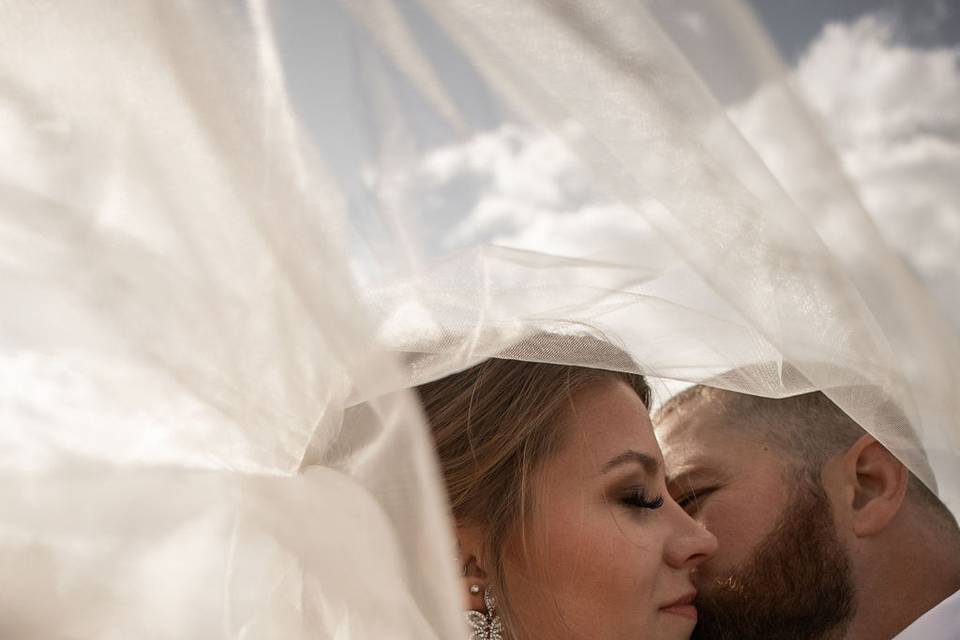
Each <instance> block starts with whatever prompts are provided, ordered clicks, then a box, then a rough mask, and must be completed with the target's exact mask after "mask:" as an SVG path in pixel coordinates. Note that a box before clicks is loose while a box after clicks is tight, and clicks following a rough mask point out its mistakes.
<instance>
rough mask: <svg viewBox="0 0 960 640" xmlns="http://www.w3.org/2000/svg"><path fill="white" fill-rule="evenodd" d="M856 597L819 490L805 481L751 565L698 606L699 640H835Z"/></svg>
mask: <svg viewBox="0 0 960 640" xmlns="http://www.w3.org/2000/svg"><path fill="white" fill-rule="evenodd" d="M855 593H856V591H855V588H854V585H853V581H852V577H851V568H850V559H849V556H848V554H847V550H846V549H845V548H844V547H843V544H842V543H841V541H840V540H839V539H838V537H837V532H836V528H835V526H834V523H833V517H832V513H831V508H830V501H829V499H828V498H827V496H826V494H825V493H824V492H823V489H822V488H821V487H820V486H818V485H815V484H813V481H804V482H802V484H801V485H800V486H799V487H797V489H796V491H795V493H794V496H793V498H792V499H791V502H790V503H789V504H788V505H787V506H786V507H785V508H784V510H783V514H782V515H781V517H780V522H779V523H778V524H777V526H776V527H774V529H773V531H771V532H770V533H769V534H768V535H767V537H766V538H764V540H763V541H761V542H760V544H759V545H757V548H756V550H755V551H754V552H753V554H752V555H751V557H750V558H749V559H748V560H747V561H746V562H744V563H743V564H741V565H740V566H738V567H736V568H734V569H733V570H732V571H731V572H730V573H728V574H727V575H725V576H721V577H720V578H718V579H716V580H715V581H714V582H713V583H712V584H710V585H708V586H706V587H705V588H704V589H703V592H702V593H701V595H700V596H699V597H698V599H697V603H696V604H697V610H698V614H699V622H698V623H697V627H696V629H695V630H694V633H693V636H692V638H700V639H702V640H717V639H724V640H753V639H755V638H756V639H758V640H760V639H763V640H800V639H805V640H806V639H813V638H835V637H836V638H839V637H841V636H842V634H843V632H844V630H845V629H846V627H847V626H848V625H849V623H850V619H851V618H852V617H853V612H854V595H855Z"/></svg>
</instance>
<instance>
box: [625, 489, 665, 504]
mask: <svg viewBox="0 0 960 640" xmlns="http://www.w3.org/2000/svg"><path fill="white" fill-rule="evenodd" d="M620 502H622V503H623V504H624V505H626V506H628V507H630V508H631V509H659V508H660V507H662V506H663V496H660V495H658V496H656V497H653V498H650V497H648V496H647V492H646V489H644V488H643V487H631V488H630V489H628V490H627V491H626V492H625V493H624V494H623V495H622V496H620Z"/></svg>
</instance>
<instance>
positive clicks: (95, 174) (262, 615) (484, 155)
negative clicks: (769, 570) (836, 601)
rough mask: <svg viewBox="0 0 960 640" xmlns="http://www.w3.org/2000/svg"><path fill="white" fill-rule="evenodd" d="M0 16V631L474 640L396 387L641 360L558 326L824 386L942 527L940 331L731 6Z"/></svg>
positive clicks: (699, 367)
mask: <svg viewBox="0 0 960 640" xmlns="http://www.w3.org/2000/svg"><path fill="white" fill-rule="evenodd" d="M688 5H689V6H688ZM694 8H695V9H696V10H697V12H698V13H697V16H699V17H698V18H697V20H699V21H701V22H700V24H706V25H707V26H708V28H707V29H706V31H705V33H708V34H710V35H709V37H705V36H703V34H702V33H701V34H700V35H699V36H698V35H697V33H695V31H696V30H695V31H691V30H690V25H691V24H692V23H691V22H690V20H689V19H688V15H687V13H685V12H689V11H691V10H692V9H694ZM4 13H5V15H4V20H3V21H2V22H0V131H2V138H3V140H4V142H3V144H2V145H0V256H2V258H0V296H2V298H0V300H2V304H3V308H4V313H3V315H2V319H0V323H2V324H0V329H2V330H0V372H2V376H3V379H4V385H3V386H2V387H0V389H2V390H0V394H3V396H2V397H3V400H2V404H0V412H2V413H0V423H2V425H3V427H2V429H0V438H2V446H0V474H2V476H3V480H4V482H3V483H2V485H0V486H2V487H3V488H2V489H0V491H2V492H3V497H4V500H3V504H4V505H5V508H4V510H3V513H2V515H0V554H2V556H3V562H4V564H5V566H7V567H9V568H10V574H11V575H13V574H16V575H18V576H19V579H18V580H17V581H5V583H4V585H3V586H2V587H0V589H3V594H2V595H3V597H2V598H0V613H2V615H0V620H2V622H0V630H2V632H3V633H0V635H3V636H4V637H7V636H10V637H32V638H46V637H50V638H52V637H76V638H94V637H96V638H113V637H115V638H129V637H154V638H188V637H198V638H199V637H203V638H216V637H222V638H259V637H285V638H286V637H289V638H296V637H311V638H318V637H319V638H327V637H328V638H358V639H366V638H371V639H372V638H383V637H391V638H429V637H438V638H451V637H458V634H461V633H462V623H461V621H460V616H459V614H458V611H457V608H458V605H459V600H460V598H459V589H458V582H457V580H456V577H455V572H454V567H453V543H452V539H451V536H450V531H449V523H448V521H447V514H446V508H445V506H444V502H443V498H442V491H441V488H440V484H439V481H438V478H437V474H436V465H435V461H434V460H433V458H432V453H431V450H430V447H429V440H428V438H427V434H426V431H425V429H424V425H423V423H422V419H421V416H420V414H419V411H418V409H417V407H416V406H415V404H414V403H413V402H412V401H411V400H410V398H409V396H408V394H407V392H405V391H404V389H405V388H407V387H409V386H411V385H413V384H416V383H418V382H422V381H425V380H428V379H433V378H436V377H439V376H442V375H445V374H447V373H450V372H452V371H454V370H457V369H460V368H463V367H465V366H467V365H469V364H471V363H473V362H476V361H478V360H480V359H482V358H485V357H488V356H490V355H493V354H496V353H502V352H505V353H506V354H507V355H508V356H510V357H517V358H526V359H535V360H549V361H557V362H571V363H579V364H590V365H594V366H600V367H608V368H623V367H629V366H631V365H630V364H629V363H626V364H625V363H623V362H620V361H617V362H611V361H608V360H605V359H604V358H605V356H604V355H602V354H598V353H596V352H591V351H590V350H589V349H585V350H583V351H580V352H568V353H554V352H550V351H549V349H546V348H545V347H544V345H538V344H537V343H536V342H525V343H522V344H520V345H519V346H517V345H518V343H519V342H520V341H521V340H522V339H523V338H524V337H525V336H528V335H530V334H531V333H533V332H535V331H538V330H542V329H548V330H552V331H562V332H568V333H575V334H578V333H593V334H602V335H604V336H605V337H607V338H608V339H610V340H612V341H614V342H616V343H617V344H619V345H621V346H623V347H625V349H626V350H627V352H628V353H629V354H630V355H631V356H632V357H633V358H634V360H635V361H636V362H637V363H639V368H640V369H641V370H642V371H643V372H644V373H646V374H648V375H651V376H654V377H656V378H659V379H662V380H664V381H683V382H696V381H702V380H710V381H711V384H716V385H721V386H725V387H728V388H732V389H738V390H743V391H748V392H751V393H758V394H763V395H769V396H783V395H789V394H794V393H799V392H802V391H807V390H812V389H822V390H823V391H824V392H825V393H827V394H828V395H829V396H830V397H831V398H832V399H833V400H834V401H835V402H837V404H838V405H839V406H841V407H842V408H843V409H844V410H845V411H847V412H848V413H849V414H850V415H851V416H853V417H854V418H855V419H856V420H858V422H860V424H861V425H863V426H864V427H865V428H866V429H868V430H869V431H870V432H871V433H874V434H875V435H876V436H877V437H878V438H880V439H881V440H882V441H883V442H884V443H886V444H887V445H888V446H889V447H890V448H891V449H892V450H893V451H894V452H895V453H896V454H897V455H898V456H900V457H901V459H902V460H904V462H905V463H907V464H908V465H909V466H910V467H911V468H912V469H913V470H914V471H915V472H916V473H917V474H918V475H919V476H920V477H921V478H923V479H924V480H925V481H926V482H928V483H929V484H931V485H933V484H934V482H936V483H937V484H938V485H939V488H940V492H941V495H942V496H943V497H944V498H945V499H946V500H947V501H948V503H950V504H951V505H952V506H953V507H954V508H956V506H957V504H958V503H957V499H958V497H960V471H958V470H960V465H958V464H957V462H958V459H957V454H958V451H960V431H958V427H957V424H956V416H957V415H960V396H958V394H957V393H956V392H957V389H958V388H960V375H958V369H957V368H958V362H960V358H958V354H960V348H958V344H957V338H956V335H955V333H954V332H953V331H952V330H951V329H950V328H949V327H948V326H947V325H946V324H945V322H944V321H943V320H942V318H941V316H940V314H939V312H938V311H937V309H936V308H935V307H934V305H933V304H932V303H931V301H930V300H929V298H928V296H927V294H926V292H925V291H924V289H923V287H922V286H921V285H920V284H919V283H918V282H917V280H916V279H915V278H914V277H913V276H912V275H911V274H910V273H909V272H908V271H907V270H906V269H905V268H904V266H903V265H902V263H901V262H900V261H899V260H898V259H897V258H896V256H895V255H894V254H893V253H892V252H891V251H890V250H889V249H888V248H887V247H886V246H885V245H884V243H883V242H882V240H881V238H880V237H879V235H878V234H877V232H876V230H875V228H874V227H873V225H872V224H871V222H870V219H869V217H868V216H867V215H866V213H865V212H864V210H863V208H862V207H861V206H860V204H859V202H858V200H857V198H856V194H855V193H854V192H853V190H852V189H851V187H850V185H849V183H848V181H847V180H846V179H845V177H844V173H843V171H842V169H841V167H840V165H839V163H838V161H837V160H836V158H835V156H834V154H833V152H832V151H831V148H830V145H829V143H828V142H827V140H826V139H825V137H824V135H823V134H822V132H821V130H820V129H819V127H818V126H817V124H816V123H815V120H814V119H813V118H811V117H810V116H809V114H808V112H807V110H806V108H805V107H804V105H803V103H802V101H800V100H799V99H798V98H797V97H796V95H795V94H794V93H793V91H792V90H791V87H790V84H789V81H788V80H787V76H786V75H785V73H784V71H783V69H782V68H781V66H780V64H779V62H778V59H777V57H776V55H775V54H774V53H773V51H772V49H771V48H770V46H769V44H768V43H767V42H766V40H765V38H764V36H763V34H762V32H761V31H760V29H759V28H758V27H757V26H756V24H755V23H754V22H753V20H752V18H751V16H750V14H749V13H748V12H747V11H746V10H745V9H744V8H743V6H741V5H740V4H739V3H738V2H734V1H732V0H731V1H725V2H719V3H712V4H711V5H710V6H709V7H704V6H702V3H694V4H690V3H683V2H678V3H674V2H671V3H666V2H663V3H661V2H652V1H651V2H649V3H647V4H638V3H635V2H626V1H611V2H603V3H580V2H572V1H571V2H546V1H544V2H538V1H535V0H531V1H530V2H520V3H518V2H515V1H507V0H488V1H485V2H472V1H469V0H421V1H420V2H416V3H413V2H399V1H397V2H392V1H389V0H377V1H376V2H369V3H354V2H342V3H337V2H332V1H330V2H319V3H303V6H299V5H297V4H294V3H276V4H270V3H263V2H257V1H255V0H251V2H249V3H248V4H245V5H240V4H236V3H233V2H229V1H227V0H223V1H222V2H220V1H214V2H210V1H207V0H205V1H204V2H175V3H172V2H147V1H145V0H139V1H130V2H124V3H120V4H118V3H109V2H105V1H102V0H100V1H97V0H86V1H84V2H78V3H66V4H65V3H53V2H15V3H11V4H10V6H9V7H7V8H6V10H5V12H4ZM758 114H759V115H758ZM760 116H762V117H765V118H768V120H767V121H766V122H772V123H773V125H772V126H768V127H767V128H766V129H764V132H763V133H764V135H763V137H762V138H761V137H760V136H759V134H758V132H757V129H756V127H755V126H754V125H755V124H756V122H757V118H758V117H760ZM397 352H403V356H402V357H401V356H400V355H399V354H398V353H397ZM886 400H890V401H892V403H891V402H885V401H886Z"/></svg>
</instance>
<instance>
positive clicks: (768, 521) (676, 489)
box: [657, 411, 790, 585]
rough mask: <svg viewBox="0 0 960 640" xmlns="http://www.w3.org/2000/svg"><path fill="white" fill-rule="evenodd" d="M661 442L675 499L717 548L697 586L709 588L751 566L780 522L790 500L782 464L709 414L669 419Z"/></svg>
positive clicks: (659, 428)
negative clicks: (760, 546) (750, 561)
mask: <svg viewBox="0 0 960 640" xmlns="http://www.w3.org/2000/svg"><path fill="white" fill-rule="evenodd" d="M657 437H658V439H659V440H660V445H661V447H662V449H663V456H664V458H665V460H666V465H667V467H666V470H667V478H668V489H669V491H670V493H671V495H672V496H673V497H674V498H675V499H676V500H677V501H678V502H679V503H680V504H681V505H682V506H683V507H685V508H686V510H687V512H688V513H690V514H692V515H693V517H694V518H695V519H696V520H697V522H699V523H700V524H702V525H703V526H705V527H706V528H707V529H708V530H709V531H710V532H711V533H713V534H714V535H715V536H716V537H717V540H718V542H719V549H718V550H717V553H716V554H714V555H713V557H711V558H710V559H708V560H707V561H706V562H704V563H703V565H702V566H701V567H700V569H699V570H698V571H697V583H698V584H699V585H705V584H709V583H711V582H712V581H713V580H715V579H716V578H717V577H720V576H725V575H727V574H728V573H729V572H730V570H731V569H732V568H733V567H736V566H739V565H741V564H742V563H744V562H745V561H747V560H748V559H749V558H750V556H751V554H752V553H753V551H754V549H755V547H756V545H757V543H759V542H760V541H761V540H762V539H763V538H764V537H765V536H766V535H767V534H768V533H769V532H770V531H771V530H772V529H773V527H774V526H775V525H776V523H777V522H778V520H779V518H780V515H781V514H782V513H783V509H784V507H785V506H786V505H787V502H788V500H789V498H790V492H789V488H788V487H787V485H786V483H785V482H784V478H783V469H784V460H783V458H782V456H781V455H779V454H778V453H777V452H775V451H773V450H771V449H770V448H769V447H768V446H766V445H764V444H763V443H762V442H759V441H757V440H755V439H754V438H751V437H750V436H749V435H748V436H746V437H744V436H741V435H739V434H737V433H736V432H734V430H732V429H729V428H723V425H722V424H719V423H718V418H717V417H716V416H715V415H713V414H711V413H710V412H707V411H696V412H692V413H691V412H685V413H684V415H683V419H682V420H681V419H677V415H676V414H672V415H669V416H667V417H666V418H665V419H664V420H662V421H661V422H659V423H658V424H657Z"/></svg>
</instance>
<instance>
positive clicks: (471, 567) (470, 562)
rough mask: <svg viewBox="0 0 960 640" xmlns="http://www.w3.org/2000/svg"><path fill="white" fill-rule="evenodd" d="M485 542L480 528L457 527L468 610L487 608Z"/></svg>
mask: <svg viewBox="0 0 960 640" xmlns="http://www.w3.org/2000/svg"><path fill="white" fill-rule="evenodd" d="M483 541H484V535H483V531H482V530H481V529H480V528H479V527H467V526H461V525H457V548H458V549H459V553H460V555H459V562H460V575H461V576H462V579H463V591H464V594H465V597H466V608H467V609H472V610H474V611H482V610H483V609H484V606H485V605H484V602H483V592H484V590H485V589H486V587H487V573H486V571H485V570H484V563H483V560H482V558H483V556H482V552H483Z"/></svg>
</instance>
